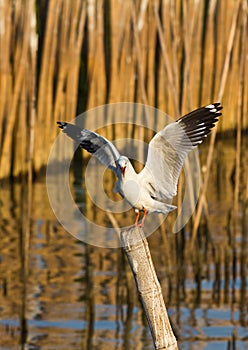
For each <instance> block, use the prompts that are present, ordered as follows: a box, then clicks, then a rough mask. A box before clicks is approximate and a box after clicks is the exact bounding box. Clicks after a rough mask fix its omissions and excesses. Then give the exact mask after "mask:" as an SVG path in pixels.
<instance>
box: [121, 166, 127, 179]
mask: <svg viewBox="0 0 248 350" xmlns="http://www.w3.org/2000/svg"><path fill="white" fill-rule="evenodd" d="M125 171H126V167H125V166H123V167H121V173H122V176H123V177H124V176H125Z"/></svg>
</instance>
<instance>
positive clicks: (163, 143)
mask: <svg viewBox="0 0 248 350" xmlns="http://www.w3.org/2000/svg"><path fill="white" fill-rule="evenodd" d="M221 109H222V106H221V104H220V103H214V104H211V105H208V106H206V107H201V108H198V109H196V110H194V111H193V112H190V113H189V114H187V115H185V116H183V117H181V118H180V119H178V120H177V121H175V122H173V123H171V124H169V125H167V126H166V127H165V128H164V129H163V130H161V131H159V132H158V133H157V134H156V135H155V136H154V137H153V139H152V140H151V142H150V144H149V149H148V156H147V162H146V165H145V167H144V169H143V170H142V171H141V173H140V174H139V176H140V180H141V181H142V184H143V186H146V188H147V189H148V191H149V192H150V194H151V196H153V197H156V198H157V199H159V200H164V199H170V198H172V197H173V196H175V195H176V193H177V183H178V178H179V175H180V172H181V169H182V166H183V163H184V160H185V158H186V156H187V154H188V153H189V152H190V151H191V150H192V149H193V148H194V147H195V146H197V145H199V144H200V143H202V141H203V140H204V138H205V137H206V136H207V134H208V133H209V132H210V131H211V129H212V128H213V127H214V126H215V123H216V122H217V121H218V118H219V116H221V113H220V112H219V111H220V110H221Z"/></svg>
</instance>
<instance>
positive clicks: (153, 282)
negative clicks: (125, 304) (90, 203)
mask: <svg viewBox="0 0 248 350" xmlns="http://www.w3.org/2000/svg"><path fill="white" fill-rule="evenodd" d="M120 239H121V242H122V245H123V249H124V251H125V254H126V256H127V258H128V262H129V265H130V267H131V269H132V272H133V275H134V279H135V282H136V286H137V290H138V293H139V297H140V300H141V303H142V306H143V308H144V311H145V314H146V318H147V321H148V325H149V327H150V330H151V333H152V338H153V342H154V348H155V349H156V350H158V349H170V350H174V349H178V347H177V341H176V338H175V336H174V334H173V331H172V329H171V325H170V321H169V318H168V314H167V310H166V307H165V304H164V299H163V295H162V290H161V286H160V284H159V281H158V278H157V275H156V272H155V269H154V265H153V262H152V258H151V254H150V250H149V246H148V243H147V240H146V237H145V235H144V231H143V229H142V228H141V227H136V226H132V227H129V228H126V229H125V230H122V231H121V234H120Z"/></svg>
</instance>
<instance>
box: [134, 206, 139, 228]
mask: <svg viewBox="0 0 248 350" xmlns="http://www.w3.org/2000/svg"><path fill="white" fill-rule="evenodd" d="M134 211H135V215H136V219H135V224H134V226H138V221H139V216H140V211H139V209H135V210H134Z"/></svg>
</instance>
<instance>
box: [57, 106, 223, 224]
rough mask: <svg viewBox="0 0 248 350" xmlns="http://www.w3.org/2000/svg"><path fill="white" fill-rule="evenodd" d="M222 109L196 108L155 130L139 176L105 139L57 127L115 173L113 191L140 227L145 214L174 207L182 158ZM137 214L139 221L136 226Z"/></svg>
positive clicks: (70, 127)
mask: <svg viewBox="0 0 248 350" xmlns="http://www.w3.org/2000/svg"><path fill="white" fill-rule="evenodd" d="M222 108H223V107H222V105H221V104H220V103H213V104H209V105H207V106H204V107H200V108H198V109H196V110H194V111H192V112H190V113H188V114H186V115H184V116H183V117H181V118H179V119H177V120H176V121H175V122H172V123H170V124H168V125H167V126H166V127H165V128H164V129H162V130H161V131H159V132H158V133H157V134H156V135H155V136H154V137H153V138H152V139H151V141H150V143H149V148H148V155H147V160H146V164H145V166H144V168H143V170H142V171H141V172H140V173H136V171H135V170H134V168H133V166H132V164H131V162H130V160H129V159H128V158H127V157H126V156H124V155H120V153H119V152H118V150H117V149H116V147H115V146H114V145H113V144H112V143H111V142H110V141H109V140H107V139H106V138H105V137H103V136H101V135H99V134H97V133H95V132H93V131H90V130H87V129H82V128H80V127H78V126H76V125H74V124H69V123H66V122H59V121H58V122H57V124H58V125H59V128H61V129H62V130H63V132H64V133H65V134H67V135H68V136H69V137H71V138H72V139H73V140H75V141H76V142H77V143H78V144H79V145H80V147H81V148H83V149H85V150H86V151H88V152H89V153H91V154H92V155H93V156H95V157H96V158H97V159H98V160H99V161H100V162H101V163H103V164H104V165H105V166H107V167H108V168H110V169H111V170H112V171H113V172H114V173H115V174H116V176H117V182H116V186H115V191H116V192H118V193H119V194H120V195H121V196H122V197H123V198H124V199H125V200H126V201H127V202H128V203H129V204H130V205H131V207H132V208H133V209H134V210H135V214H136V219H135V224H134V225H135V226H144V222H145V218H146V215H147V214H149V213H163V214H167V213H169V212H170V211H172V210H174V209H176V208H177V207H176V206H174V205H172V204H169V203H168V201H169V200H171V199H172V198H173V197H174V196H175V195H176V194H177V184H178V178H179V175H180V172H181V170H182V167H183V164H184V161H185V158H186V156H187V155H188V153H189V152H190V151H191V150H192V149H193V148H195V147H197V146H198V145H199V144H201V143H202V141H203V140H204V139H205V138H206V137H207V135H208V134H209V133H210V131H211V129H212V128H213V127H214V126H215V124H216V122H217V121H218V119H219V117H220V116H221V112H220V110H221V109H222ZM166 201H167V202H166ZM141 212H143V218H142V220H141V223H140V224H139V217H140V213H141Z"/></svg>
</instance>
